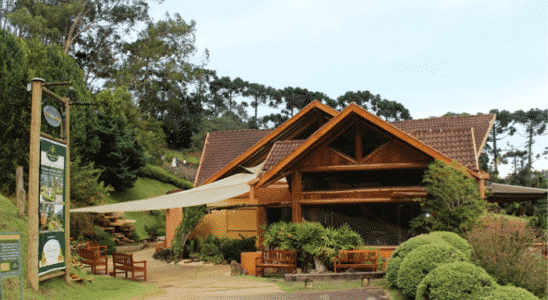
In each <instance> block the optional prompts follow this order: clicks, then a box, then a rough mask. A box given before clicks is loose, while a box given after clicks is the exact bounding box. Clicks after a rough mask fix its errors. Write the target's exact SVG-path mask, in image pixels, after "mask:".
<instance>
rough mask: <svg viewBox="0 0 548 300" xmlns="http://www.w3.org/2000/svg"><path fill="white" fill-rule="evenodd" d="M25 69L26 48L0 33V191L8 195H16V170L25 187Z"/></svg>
mask: <svg viewBox="0 0 548 300" xmlns="http://www.w3.org/2000/svg"><path fill="white" fill-rule="evenodd" d="M27 66H28V54H27V49H26V46H25V44H24V43H23V42H22V41H20V40H19V39H18V38H16V37H15V36H13V35H11V34H8V33H7V32H6V31H4V30H0V74H2V75H0V111H2V118H1V119H0V140H1V141H2V143H1V144H0V153H1V155H0V182H1V184H0V190H4V191H6V192H7V193H9V194H12V193H14V192H15V169H16V168H17V166H22V167H23V172H24V175H25V176H24V182H25V186H26V185H27V183H28V172H29V150H28V149H29V143H30V111H31V101H30V95H29V94H28V93H27V92H26V89H25V86H26V80H27ZM26 189H27V188H25V190H26Z"/></svg>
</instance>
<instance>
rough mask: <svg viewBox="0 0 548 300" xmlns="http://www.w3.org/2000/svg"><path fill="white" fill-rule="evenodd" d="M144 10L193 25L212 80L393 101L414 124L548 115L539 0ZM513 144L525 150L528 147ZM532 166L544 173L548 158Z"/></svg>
mask: <svg viewBox="0 0 548 300" xmlns="http://www.w3.org/2000/svg"><path fill="white" fill-rule="evenodd" d="M150 6H151V15H152V16H153V18H154V19H156V20H158V19H160V18H163V15H164V14H165V12H166V11H168V12H169V13H170V14H174V13H179V14H180V15H181V17H182V18H183V19H185V20H187V21H190V20H195V21H196V23H197V30H196V45H197V46H198V48H199V50H200V51H203V50H204V49H206V48H207V49H208V50H209V51H210V55H211V56H210V62H209V64H208V65H207V68H208V69H212V70H216V71H217V74H218V75H219V76H229V77H231V78H236V77H240V78H242V79H243V80H246V81H249V82H256V83H260V84H264V85H266V86H272V87H274V88H278V89H283V88H285V87H288V86H291V87H301V88H306V89H308V90H312V91H320V92H323V93H325V94H327V95H328V96H329V97H331V98H333V99H336V98H337V97H338V96H340V95H342V94H344V93H346V92H347V91H358V90H362V91H363V90H368V91H370V92H371V93H373V94H380V95H381V97H382V98H384V99H388V100H395V101H397V102H399V103H402V104H403V105H404V106H405V107H406V108H407V109H409V111H410V113H411V116H412V117H413V118H414V119H419V118H427V117H430V116H441V115H443V114H445V113H446V112H448V111H451V112H468V113H471V114H476V113H477V112H482V113H488V112H489V110H490V109H492V108H498V109H499V110H503V109H506V110H509V111H512V112H513V111H516V110H519V109H522V110H529V109H531V108H541V109H546V108H548V47H547V46H548V19H547V11H548V2H547V1H546V0H538V1H526V0H524V1H506V0H494V1H487V0H473V1H467V0H462V1H461V0H453V1H443V0H433V1H428V0H424V1H422V0H420V1H415V0H414V1H391V0H383V1H342V3H337V2H336V1H299V0H292V1H280V0H277V1H210V0H202V1H189V2H181V1H175V0H166V1H163V2H162V3H161V4H157V3H154V2H150ZM270 112H271V111H269V110H268V109H266V108H263V109H262V110H261V109H260V110H259V115H263V114H265V113H270ZM511 142H512V144H513V145H514V146H515V147H522V149H523V147H524V142H525V139H524V137H522V136H519V135H518V136H516V137H515V138H513V139H512V140H511ZM547 145H548V135H544V136H542V137H538V138H537V139H536V144H535V148H534V151H535V153H539V152H541V151H542V150H543V149H544V148H545V147H546V146H547ZM533 166H534V167H535V168H536V169H548V160H546V159H544V160H541V161H538V162H535V164H534V165H533ZM509 170H510V166H506V167H504V166H503V167H502V168H501V171H502V173H503V174H505V173H506V172H508V171H509Z"/></svg>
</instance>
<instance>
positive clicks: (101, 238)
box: [92, 225, 116, 253]
mask: <svg viewBox="0 0 548 300" xmlns="http://www.w3.org/2000/svg"><path fill="white" fill-rule="evenodd" d="M93 228H94V233H95V237H93V238H92V240H94V241H96V242H97V245H105V246H107V252H108V253H112V252H115V251H116V244H115V243H114V239H113V238H112V236H111V235H110V234H109V233H108V232H106V231H104V230H103V229H102V228H101V227H99V226H97V225H95V226H93Z"/></svg>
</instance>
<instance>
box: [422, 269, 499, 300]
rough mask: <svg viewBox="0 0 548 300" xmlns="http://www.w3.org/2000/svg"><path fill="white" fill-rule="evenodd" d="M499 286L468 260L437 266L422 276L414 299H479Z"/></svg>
mask: <svg viewBox="0 0 548 300" xmlns="http://www.w3.org/2000/svg"><path fill="white" fill-rule="evenodd" d="M498 288H499V285H498V284H497V283H496V281H495V280H494V279H493V278H491V276H489V274H487V272H485V270H483V269H482V268H480V267H478V266H476V265H473V264H471V263H469V262H454V263H447V264H444V265H441V266H439V267H438V268H436V269H434V270H433V271H432V272H430V273H429V274H428V275H426V277H424V278H423V280H422V281H421V283H420V284H419V286H418V288H417V295H416V298H415V299H416V300H426V299H428V300H453V299H454V300H461V299H481V298H482V297H484V296H487V295H489V294H491V293H492V292H493V291H495V290H496V289H498Z"/></svg>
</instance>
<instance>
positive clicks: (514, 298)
mask: <svg viewBox="0 0 548 300" xmlns="http://www.w3.org/2000/svg"><path fill="white" fill-rule="evenodd" d="M482 300H539V298H537V297H536V296H535V295H533V294H532V293H531V292H529V291H528V290H525V289H522V288H519V287H515V286H511V285H507V286H502V287H500V288H498V289H496V290H494V291H493V292H492V293H491V294H489V295H488V296H485V297H483V298H482Z"/></svg>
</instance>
